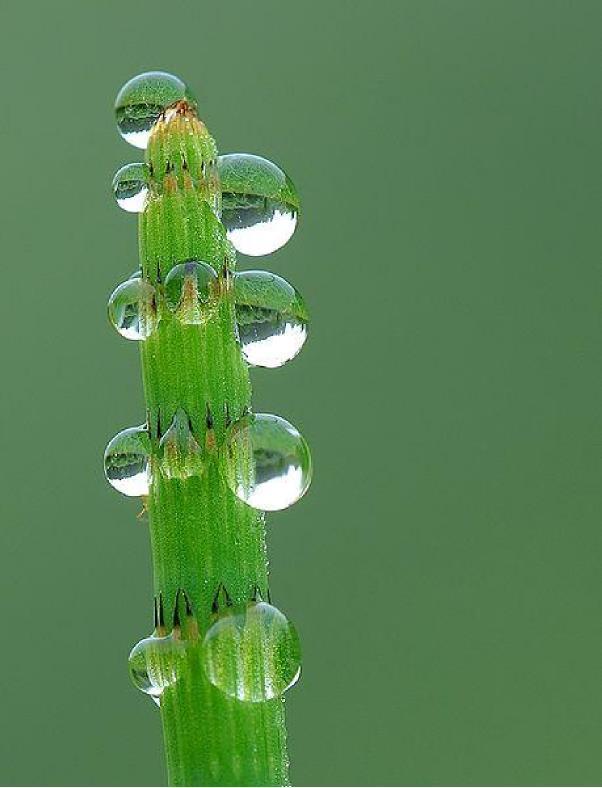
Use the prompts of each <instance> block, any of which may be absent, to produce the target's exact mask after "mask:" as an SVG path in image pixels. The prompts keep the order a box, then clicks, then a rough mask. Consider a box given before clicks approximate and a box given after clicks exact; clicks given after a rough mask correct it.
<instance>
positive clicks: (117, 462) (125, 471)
mask: <svg viewBox="0 0 602 788" xmlns="http://www.w3.org/2000/svg"><path fill="white" fill-rule="evenodd" d="M104 469H105V476H106V479H107V481H108V482H109V484H110V485H111V486H112V487H114V488H115V489H116V490H117V491H118V492H120V493H123V495H127V496H130V497H140V496H143V495H148V493H149V488H150V482H151V472H150V439H149V435H148V430H147V428H146V425H145V424H143V425H141V426H140V427H128V429H125V430H122V431H121V432H118V433H117V435H115V437H114V438H112V439H111V440H110V441H109V443H108V445H107V448H106V449H105V454H104Z"/></svg>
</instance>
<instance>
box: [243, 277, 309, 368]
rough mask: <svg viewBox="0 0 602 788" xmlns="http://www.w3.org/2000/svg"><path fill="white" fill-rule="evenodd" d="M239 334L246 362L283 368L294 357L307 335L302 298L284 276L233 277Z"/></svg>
mask: <svg viewBox="0 0 602 788" xmlns="http://www.w3.org/2000/svg"><path fill="white" fill-rule="evenodd" d="M234 303H235V305H236V322H237V325H238V335H239V338H240V343H241V347H242V352H243V355H244V357H245V359H246V361H247V362H248V363H249V364H251V365H252V366H254V367H269V368H274V367H280V366H282V365H283V364H285V363H286V362H287V361H290V359H292V358H294V357H295V356H296V355H297V353H298V352H299V351H300V350H301V348H302V347H303V344H304V343H305V340H306V338H307V321H308V314H307V309H306V307H305V304H304V302H303V299H302V298H301V296H300V295H299V293H298V292H297V290H295V288H294V287H293V286H292V285H290V284H289V283H288V282H287V281H286V280H285V279H283V278H282V277H280V276H277V275H276V274H272V273H268V272H267V271H243V272H242V273H237V274H235V276H234Z"/></svg>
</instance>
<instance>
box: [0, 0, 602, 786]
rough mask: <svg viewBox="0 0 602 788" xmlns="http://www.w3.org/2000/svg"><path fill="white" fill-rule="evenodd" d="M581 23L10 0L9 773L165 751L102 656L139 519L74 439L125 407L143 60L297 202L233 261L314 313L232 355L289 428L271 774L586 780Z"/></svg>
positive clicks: (588, 368)
mask: <svg viewBox="0 0 602 788" xmlns="http://www.w3.org/2000/svg"><path fill="white" fill-rule="evenodd" d="M601 25H602V4H601V3H600V2H596V1H595V0H594V1H592V2H588V1H587V0H581V1H578V2H569V1H568V0H566V1H565V2H556V1H555V0H530V1H526V0H489V1H487V2H483V0H457V1H456V2H447V1H444V0H439V1H435V0H411V1H406V2H399V0H397V1H396V2H393V1H391V2H374V3H368V2H365V3H362V4H351V3H347V2H343V1H342V0H336V1H333V2H324V1H323V0H322V1H321V2H317V0H312V2H308V1H307V0H305V2H303V3H283V2H276V0H270V2H263V1H261V0H258V1H257V2H253V3H248V2H242V0H238V1H237V2H224V3H208V2H202V1H201V0H196V1H194V2H193V1H192V0H186V2H182V1H178V0H169V1H168V0H145V2H140V3H136V2H129V3H123V2H106V1H105V2H103V3H92V2H88V3H81V2H75V1H73V2H68V0H55V1H54V2H52V3H48V4H42V3H40V2H35V3H34V2H29V1H27V0H24V1H23V2H20V3H11V4H10V5H9V4H6V5H5V7H4V9H3V19H2V27H1V30H0V52H1V55H0V58H1V59H2V73H3V74H4V77H3V80H2V90H3V112H2V122H1V124H0V140H1V145H2V188H1V189H0V201H1V206H0V207H1V217H2V219H1V227H2V256H3V266H2V271H3V284H2V291H3V297H2V323H3V332H4V336H5V342H4V346H3V354H2V355H3V383H2V387H1V388H0V397H1V412H2V417H3V421H2V442H3V451H2V458H1V463H2V475H1V478H2V495H1V497H0V513H1V521H2V528H1V531H0V540H1V541H0V590H1V593H0V605H1V618H0V621H1V626H2V633H3V636H2V643H3V648H2V650H1V656H0V664H1V666H2V667H1V676H2V681H1V684H0V687H1V695H0V697H1V702H0V720H1V728H2V735H1V736H0V780H1V781H2V783H3V784H5V785H6V784H15V785H148V784H150V785H156V784H160V783H162V782H163V781H164V779H165V774H164V768H163V764H162V746H161V740H160V737H161V732H160V721H159V715H158V713H157V710H156V709H155V707H154V706H153V704H152V703H151V702H150V701H148V700H147V699H146V698H144V697H142V696H141V695H140V694H139V693H137V692H136V691H135V690H134V689H133V688H132V687H131V686H130V683H129V679H128V676H127V670H126V657H127V653H128V650H129V648H130V647H131V645H132V644H133V643H134V642H135V641H136V640H137V639H138V638H139V637H141V636H142V635H144V634H146V633H147V632H148V630H149V627H150V623H151V622H150V618H151V609H150V608H151V577H150V566H149V548H148V540H147V534H146V528H145V526H144V525H143V524H141V523H140V522H138V521H137V520H136V517H135V515H136V512H137V510H138V508H139V507H138V506H137V504H136V503H133V502H132V501H128V500H126V499H123V498H121V497H120V496H118V495H117V494H115V493H114V492H113V491H112V490H111V489H110V488H109V487H108V486H107V485H106V484H105V482H104V479H103V477H102V469H101V455H102V451H103V448H104V445H105V443H106V441H107V440H108V439H109V438H110V437H111V436H112V435H113V434H114V433H115V432H116V431H117V430H119V429H121V428H122V427H124V426H129V425H131V424H136V423H139V422H140V421H141V419H142V414H143V402H142V396H141V385H140V377H139V366H138V357H137V348H136V347H134V346H133V343H127V342H125V341H123V340H120V339H119V337H118V336H117V335H116V334H115V333H114V332H113V331H112V330H111V329H110V327H109V326H108V324H107V321H106V316H105V303H106V298H107V296H108V294H109V293H110V291H111V290H112V289H113V288H114V287H115V285H116V284H117V283H119V282H120V281H121V280H122V279H124V278H126V277H127V275H129V274H130V272H131V271H132V270H133V269H134V268H135V267H136V255H137V241H136V220H135V219H134V218H133V217H131V216H129V215H127V214H125V213H123V212H121V211H119V209H118V208H116V207H115V205H114V204H113V202H112V198H111V195H110V192H109V184H110V179H111V177H112V174H113V172H114V171H115V170H116V168H117V167H118V166H120V165H121V164H123V163H125V162H127V161H129V160H136V159H137V158H138V157H139V153H138V152H137V151H136V150H135V149H133V148H129V147H128V146H127V145H126V144H125V143H124V142H122V140H121V139H120V138H119V136H118V134H117V132H116V129H115V126H114V121H113V115H112V102H113V98H114V96H115V94H116V92H117V90H118V88H119V87H120V86H121V84H122V83H123V82H124V81H125V80H126V79H128V78H129V77H131V76H132V75H134V74H136V73H138V72H140V71H144V70H148V69H152V68H161V69H165V70H169V71H173V72H174V73H177V74H179V75H181V76H182V77H184V78H185V79H187V80H188V81H189V82H190V83H191V85H192V86H193V88H194V90H195V91H196V93H197V95H198V96H199V99H200V105H201V112H202V116H203V117H204V118H205V120H206V122H207V124H208V125H209V127H210V129H211V130H212V131H213V133H214V135H215V136H216V138H217V140H218V144H219V146H220V150H221V151H222V152H228V151H249V152H253V153H259V154H264V155H266V156H268V157H269V158H272V159H274V160H275V161H277V162H280V163H281V164H282V165H283V166H284V167H285V169H286V170H287V171H288V172H289V173H290V175H291V176H292V177H293V179H294V180H295V182H296V183H297V185H298V187H299V190H300V192H301V194H302V199H303V205H304V214H303V220H302V223H301V225H300V227H299V229H298V231H297V233H296V235H295V237H294V239H293V240H292V241H291V242H290V244H289V245H288V246H287V247H286V248H284V249H283V250H281V251H280V252H278V253H277V254H275V255H273V256H272V257H271V258H270V259H265V260H257V259H256V260H250V259H248V258H246V259H243V258H241V260H240V266H241V268H245V267H261V266H263V267H266V268H269V269H271V270H274V271H276V272H277V273H280V274H282V275H283V276H285V277H287V278H289V279H290V280H291V281H292V282H293V283H295V284H296V285H297V286H298V287H299V289H300V290H301V292H302V293H303V294H304V295H305V297H306V299H307V301H308V303H309V305H310V307H311V310H312V314H313V323H312V333H311V336H310V341H309V342H308V345H307V347H306V348H305V350H304V352H303V353H302V354H301V356H300V357H299V358H298V359H297V360H296V361H294V362H293V363H291V364H289V365H288V366H287V367H286V368H284V369H282V370H276V371H269V370H259V371H256V372H254V373H253V380H254V385H255V405H256V408H257V410H264V411H273V412H276V413H279V414H282V415H283V416H285V417H286V418H288V419H290V420H291V421H292V422H293V423H294V424H296V425H297V426H298V427H299V428H300V429H302V431H303V432H304V434H305V435H306V437H307V438H308V440H309V442H310V444H311V446H312V448H313V453H314V459H315V479H314V484H313V487H312V489H311V491H310V494H308V495H307V497H306V498H304V499H303V501H301V502H300V503H299V504H298V505H297V506H295V507H294V508H292V509H291V510H289V511H286V512H282V513H279V514H275V515H273V516H270V518H269V545H270V554H271V559H272V570H273V571H272V586H273V591H274V594H275V597H276V599H277V601H278V605H279V606H280V607H282V608H283V609H284V610H286V611H287V612H288V613H289V614H290V616H291V618H292V619H293V620H294V621H295V622H296V623H297V625H298V628H299V630H300V632H301V636H302V642H303V645H304V675H303V678H302V681H301V682H300V684H299V685H298V686H297V687H296V688H295V689H294V690H292V691H291V692H290V693H289V702H288V719H289V729H290V752H291V759H292V779H293V782H295V783H297V784H310V785H311V784H313V785H315V784H326V785H344V784H351V785H357V784H365V785H379V784H385V785H392V784H402V785H408V784H411V785H420V786H422V785H424V786H427V785H441V784H444V785H481V784H485V785H500V784H506V785H541V784H546V785H600V783H601V781H602V747H601V746H600V744H601V742H600V738H601V731H602V684H601V680H600V678H601V670H600V662H601V659H600V658H601V647H602V622H601V615H600V613H601V609H600V608H601V574H602V573H601V568H602V532H601V529H600V514H599V512H600V504H601V503H602V501H601V493H600V479H599V470H600V469H599V463H598V460H599V449H600V443H601V441H600V427H601V424H600V393H601V386H600V384H601V382H602V376H601V373H600V355H599V338H600V305H599V295H600V289H599V284H600V281H599V270H600V269H599V262H600V229H599V228H600V219H599V216H600V197H601V191H602V189H601V185H600V184H601V179H600V165H601V163H602V157H601V154H600V125H601V121H602V113H601V109H600V107H601V98H600V93H601V91H600V88H601V66H602V49H601V48H600V32H601Z"/></svg>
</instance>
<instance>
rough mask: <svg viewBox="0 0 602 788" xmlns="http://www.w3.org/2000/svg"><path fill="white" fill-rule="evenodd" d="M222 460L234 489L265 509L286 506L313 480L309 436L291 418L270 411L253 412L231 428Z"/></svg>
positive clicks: (248, 501) (224, 471) (242, 498)
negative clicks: (297, 428) (293, 423)
mask: <svg viewBox="0 0 602 788" xmlns="http://www.w3.org/2000/svg"><path fill="white" fill-rule="evenodd" d="M221 462H222V473H223V475H224V477H225V479H226V481H227V483H228V486H229V487H230V489H231V490H232V492H233V493H234V494H235V495H236V496H237V497H238V498H240V500H241V501H244V502H245V503H247V504H248V505H249V506H252V507H253V508H254V509H260V510H261V511H266V512H274V511H278V510H280V509H286V508H287V507H288V506H291V505H292V504H293V503H295V502H296V501H298V500H299V498H301V496H302V495H303V494H304V493H305V491H306V490H307V488H308V487H309V483H310V481H311V473H312V466H311V455H310V453H309V447H308V445H307V443H306V442H305V439H304V438H303V436H302V435H300V434H299V432H298V431H297V430H296V429H295V428H294V427H293V425H292V424H289V422H288V421H286V420H285V419H282V418H280V416H273V415H271V414H268V413H256V414H249V415H248V416H244V417H243V418H242V419H240V420H239V421H237V422H235V423H234V424H233V425H232V426H231V427H229V429H228V432H227V435H226V443H225V446H224V450H223V452H222V459H221Z"/></svg>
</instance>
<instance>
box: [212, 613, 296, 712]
mask: <svg viewBox="0 0 602 788" xmlns="http://www.w3.org/2000/svg"><path fill="white" fill-rule="evenodd" d="M201 660H202V662H203V667H204V669H205V673H206V675H207V678H208V679H209V681H210V682H211V683H212V684H213V685H214V686H215V687H217V688H218V689H219V690H221V691H222V692H223V693H224V694H226V695H228V696H229V697H231V698H237V699H238V700H241V701H248V702H251V703H260V702H262V701H266V700H271V699H272V698H277V697H279V696H280V695H282V694H283V693H284V692H285V691H286V690H287V689H289V687H292V686H293V684H295V683H296V682H297V680H298V678H299V675H300V673H301V648H300V645H299V636H298V635H297V630H296V629H295V627H294V626H293V625H292V624H291V623H290V621H289V620H288V619H287V618H286V616H285V615H284V614H283V613H281V612H280V611H279V610H278V609H277V608H275V607H274V606H273V605H269V604H267V602H251V603H250V604H249V605H247V606H246V607H244V608H230V609H228V610H226V612H225V613H224V614H223V615H222V616H220V618H218V620H217V621H216V622H215V623H214V624H213V625H212V626H211V627H210V628H209V629H208V631H207V634H206V635H205V638H204V640H203V645H202V650H201Z"/></svg>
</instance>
